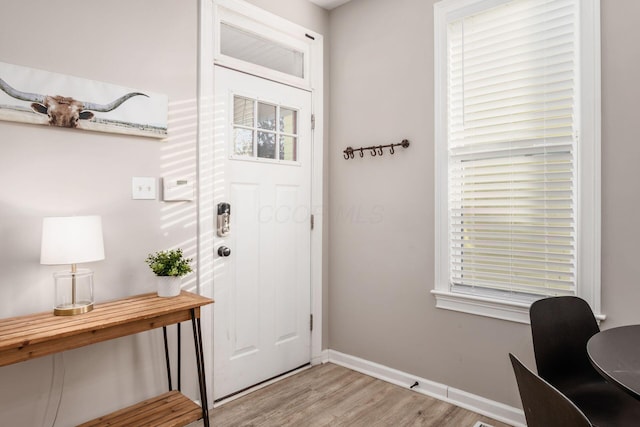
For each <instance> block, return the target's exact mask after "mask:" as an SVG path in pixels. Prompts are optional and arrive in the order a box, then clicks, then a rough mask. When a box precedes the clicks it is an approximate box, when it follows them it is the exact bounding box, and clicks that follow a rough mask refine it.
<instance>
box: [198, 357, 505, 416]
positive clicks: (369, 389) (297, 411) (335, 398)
mask: <svg viewBox="0 0 640 427" xmlns="http://www.w3.org/2000/svg"><path fill="white" fill-rule="evenodd" d="M210 416H211V424H212V426H215V427H227V426H238V427H239V426H254V427H259V426H261V427H272V426H278V427H279V426H300V427H315V426H336V427H342V426H344V427H346V426H349V427H358V426H367V427H373V426H437V427H473V426H474V425H475V423H476V422H477V421H482V422H484V423H486V424H489V425H491V426H494V427H508V425H507V424H504V423H500V422H498V421H495V420H492V419H490V418H487V417H484V416H481V415H478V414H476V413H474V412H470V411H467V410H465V409H462V408H459V407H456V406H453V405H450V404H448V403H445V402H442V401H440V400H437V399H433V398H431V397H428V396H424V395H422V394H420V393H416V392H414V391H411V390H409V389H405V388H402V387H399V386H396V385H393V384H390V383H387V382H384V381H381V380H378V379H375V378H372V377H369V376H367V375H363V374H361V373H358V372H355V371H352V370H350V369H347V368H343V367H341V366H338V365H334V364H331V363H326V364H324V365H318V366H314V367H312V368H310V369H307V370H304V371H302V372H300V373H298V374H296V375H293V376H291V377H289V378H286V379H283V380H281V381H278V382H276V383H274V384H271V385H269V386H267V387H265V388H262V389H260V390H257V391H255V392H253V393H250V394H248V395H246V396H243V397H240V398H238V399H236V400H233V401H231V402H228V403H226V404H224V405H221V406H219V407H217V408H215V409H213V410H212V411H211V412H210Z"/></svg>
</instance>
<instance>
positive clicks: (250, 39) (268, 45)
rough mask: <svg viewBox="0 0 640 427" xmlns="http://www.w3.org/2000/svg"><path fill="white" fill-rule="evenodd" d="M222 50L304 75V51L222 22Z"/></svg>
mask: <svg viewBox="0 0 640 427" xmlns="http://www.w3.org/2000/svg"><path fill="white" fill-rule="evenodd" d="M220 51H221V52H222V54H223V55H227V56H231V57H233V58H237V59H240V60H242V61H247V62H251V63H252V64H256V65H261V66H263V67H267V68H271V69H272V70H276V71H280V72H282V73H286V74H289V75H292V76H296V77H300V78H303V77H304V53H303V52H300V51H298V50H295V49H293V48H291V47H288V46H284V45H281V44H279V43H276V42H274V41H272V40H268V39H265V38H263V37H261V36H258V35H256V34H253V33H250V32H248V31H243V30H240V29H238V28H235V27H233V26H231V25H229V24H227V23H224V22H222V23H220Z"/></svg>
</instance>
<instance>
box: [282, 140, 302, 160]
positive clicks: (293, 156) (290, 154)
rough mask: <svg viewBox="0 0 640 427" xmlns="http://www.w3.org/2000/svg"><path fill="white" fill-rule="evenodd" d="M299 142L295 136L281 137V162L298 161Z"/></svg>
mask: <svg viewBox="0 0 640 427" xmlns="http://www.w3.org/2000/svg"><path fill="white" fill-rule="evenodd" d="M297 140H298V138H296V137H294V136H284V135H281V136H280V155H279V157H280V160H290V161H295V160H297V154H298V153H297V151H298V150H297V149H298V146H297Z"/></svg>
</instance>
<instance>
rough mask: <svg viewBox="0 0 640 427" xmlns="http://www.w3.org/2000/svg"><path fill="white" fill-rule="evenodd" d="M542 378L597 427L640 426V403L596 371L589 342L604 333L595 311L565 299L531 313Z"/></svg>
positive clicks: (546, 301)
mask: <svg viewBox="0 0 640 427" xmlns="http://www.w3.org/2000/svg"><path fill="white" fill-rule="evenodd" d="M529 316H530V319H531V333H532V336H533V350H534V353H535V359H536V366H537V368H538V375H539V376H540V377H541V378H543V379H544V380H545V381H547V382H548V383H549V384H551V385H553V386H554V387H555V388H556V389H558V390H559V391H560V392H561V393H562V394H564V395H565V396H566V397H567V398H568V399H569V400H571V401H572V402H573V403H574V404H575V405H576V406H577V407H578V408H580V409H581V410H582V412H584V414H585V415H586V416H587V418H589V420H590V421H591V423H593V424H594V425H596V426H638V425H640V402H639V401H638V400H636V399H635V398H633V397H632V396H630V395H629V394H627V393H626V392H624V391H623V390H622V389H621V388H619V387H618V386H616V385H615V384H611V383H609V382H607V381H606V380H605V379H604V378H603V377H602V376H601V375H600V374H599V373H598V372H597V371H596V370H595V368H594V367H593V366H592V365H591V362H590V361H589V356H588V355H587V341H588V340H589V338H591V337H592V336H593V335H595V334H596V333H598V332H599V331H600V328H599V327H598V323H597V322H596V319H595V316H594V315H593V312H592V311H591V308H590V307H589V305H588V304H587V303H586V302H585V301H584V300H583V299H581V298H578V297H571V296H563V297H551V298H544V299H541V300H538V301H536V302H534V303H533V304H531V308H530V310H529Z"/></svg>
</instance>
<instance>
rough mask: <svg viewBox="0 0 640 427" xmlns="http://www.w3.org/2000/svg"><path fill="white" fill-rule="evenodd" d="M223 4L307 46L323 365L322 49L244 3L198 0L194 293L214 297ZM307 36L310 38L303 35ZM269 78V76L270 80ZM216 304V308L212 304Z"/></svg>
mask: <svg viewBox="0 0 640 427" xmlns="http://www.w3.org/2000/svg"><path fill="white" fill-rule="evenodd" d="M221 2H223V3H224V6H225V7H226V8H232V9H233V10H234V11H235V12H236V13H239V14H242V15H245V16H246V17H247V18H249V19H252V20H254V21H258V22H260V23H261V24H262V25H266V26H269V27H272V28H273V29H274V30H277V29H279V30H280V31H283V32H285V33H287V34H288V35H289V36H291V35H292V34H295V35H298V37H300V39H301V40H303V41H305V42H306V43H309V77H310V80H309V84H310V89H311V92H312V96H311V100H312V101H311V102H312V107H311V108H312V111H311V113H312V114H313V115H314V117H315V130H314V131H313V132H312V135H311V145H312V153H311V163H312V165H311V170H312V172H311V209H312V213H313V214H314V216H315V224H314V229H313V231H312V232H311V313H312V314H313V331H312V332H311V362H312V363H318V362H319V361H320V360H322V323H323V322H322V249H323V240H322V235H323V226H322V224H323V218H322V217H323V212H324V209H323V199H322V194H323V185H322V181H323V156H324V144H323V141H324V132H323V127H324V116H323V108H324V102H323V94H324V85H323V70H324V66H323V61H324V56H323V44H324V40H323V37H322V35H321V34H318V33H316V32H314V31H311V30H308V29H306V28H304V27H302V26H299V25H297V24H295V23H292V22H290V21H287V20H286V19H283V18H281V17H279V16H277V15H274V14H272V13H269V12H266V11H264V10H262V9H260V8H258V7H256V6H254V5H251V4H249V3H247V2H245V1H243V0H199V3H198V6H199V21H200V22H199V46H198V51H199V54H198V55H199V63H198V148H197V153H198V154H197V157H198V160H197V163H198V259H197V266H198V292H199V293H200V294H201V295H204V296H207V297H210V298H211V297H213V257H214V252H213V249H214V246H213V234H214V232H215V230H214V226H213V224H214V221H215V216H214V206H213V195H214V192H216V191H222V189H218V188H217V187H216V184H215V176H213V174H212V171H213V159H214V156H215V154H216V147H215V146H214V134H215V131H216V123H215V122H214V113H215V111H214V103H213V100H214V81H213V74H214V71H213V67H214V60H215V58H214V52H215V45H216V40H215V20H214V11H215V6H216V5H217V4H219V3H221ZM305 34H307V35H310V36H312V37H313V39H310V38H308V37H306V36H305ZM269 78H271V79H273V77H269ZM214 305H215V303H214ZM212 309H213V308H212V306H207V307H205V308H203V310H202V312H201V313H202V314H201V316H202V320H201V322H202V324H203V325H204V333H203V334H202V337H203V345H204V358H205V365H206V366H208V367H209V370H208V372H209V376H208V377H207V379H206V383H207V390H208V391H209V392H208V400H209V402H207V405H208V406H209V407H210V408H212V407H213V381H212V377H211V374H210V373H211V372H213V370H212V369H213V313H212Z"/></svg>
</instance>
